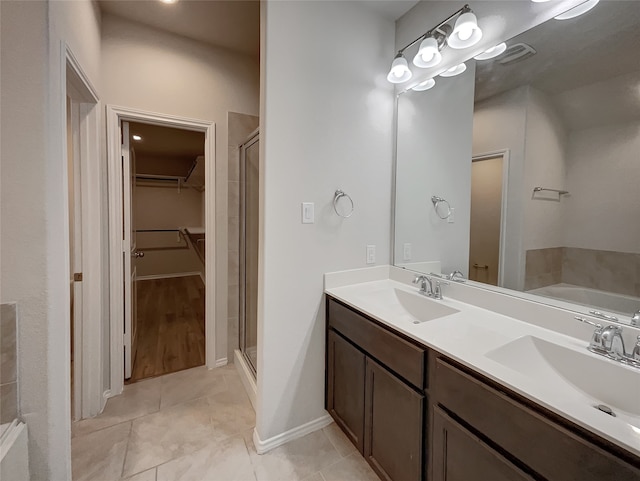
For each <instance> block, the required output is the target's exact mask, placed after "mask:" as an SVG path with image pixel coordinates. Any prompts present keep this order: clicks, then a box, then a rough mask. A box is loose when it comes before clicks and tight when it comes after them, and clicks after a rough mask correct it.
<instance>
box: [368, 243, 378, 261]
mask: <svg viewBox="0 0 640 481" xmlns="http://www.w3.org/2000/svg"><path fill="white" fill-rule="evenodd" d="M375 263H376V246H373V245H369V246H367V264H375Z"/></svg>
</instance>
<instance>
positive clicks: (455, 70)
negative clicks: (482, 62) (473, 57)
mask: <svg viewBox="0 0 640 481" xmlns="http://www.w3.org/2000/svg"><path fill="white" fill-rule="evenodd" d="M465 70H467V66H466V65H465V64H464V63H461V64H460V65H456V66H455V67H451V68H450V69H447V70H445V71H444V72H442V73H441V74H440V77H455V76H456V75H460V74H461V73H462V72H464V71H465Z"/></svg>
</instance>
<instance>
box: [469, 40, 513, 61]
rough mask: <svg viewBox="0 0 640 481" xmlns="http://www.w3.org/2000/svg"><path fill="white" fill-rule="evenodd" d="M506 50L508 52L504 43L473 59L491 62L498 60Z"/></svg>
mask: <svg viewBox="0 0 640 481" xmlns="http://www.w3.org/2000/svg"><path fill="white" fill-rule="evenodd" d="M505 50H507V44H506V43H504V42H502V43H499V44H498V45H496V46H495V47H491V48H488V49H487V50H485V51H484V52H482V53H481V54H480V55H476V56H475V57H473V58H475V59H476V60H489V59H490V58H496V57H497V56H499V55H502V54H503V53H504V52H505Z"/></svg>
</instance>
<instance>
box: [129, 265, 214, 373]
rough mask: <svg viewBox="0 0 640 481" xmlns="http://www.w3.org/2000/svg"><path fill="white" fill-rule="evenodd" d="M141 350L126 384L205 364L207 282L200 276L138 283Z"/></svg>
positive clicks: (139, 347) (139, 340)
mask: <svg viewBox="0 0 640 481" xmlns="http://www.w3.org/2000/svg"><path fill="white" fill-rule="evenodd" d="M137 290H138V295H137V300H138V308H137V311H138V351H137V354H136V359H135V362H134V364H133V373H132V376H131V379H129V380H128V381H127V383H131V382H136V381H139V380H141V379H146V378H149V377H155V376H161V375H163V374H168V373H171V372H176V371H181V370H183V369H189V368H192V367H196V366H201V365H203V364H204V363H205V334H204V332H205V331H204V300H205V297H204V283H203V282H202V279H200V277H199V276H189V277H173V278H169V279H149V280H141V281H138V282H137Z"/></svg>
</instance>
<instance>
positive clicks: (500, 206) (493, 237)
mask: <svg viewBox="0 0 640 481" xmlns="http://www.w3.org/2000/svg"><path fill="white" fill-rule="evenodd" d="M508 163H509V159H508V155H507V152H506V151H501V152H492V153H489V154H484V155H478V156H475V157H473V159H472V162H471V222H470V234H469V235H470V239H469V279H470V280H473V281H478V282H482V283H484V284H491V285H494V286H502V282H503V281H502V279H503V270H504V228H505V219H506V215H505V202H504V201H505V199H506V189H507V177H508Z"/></svg>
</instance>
